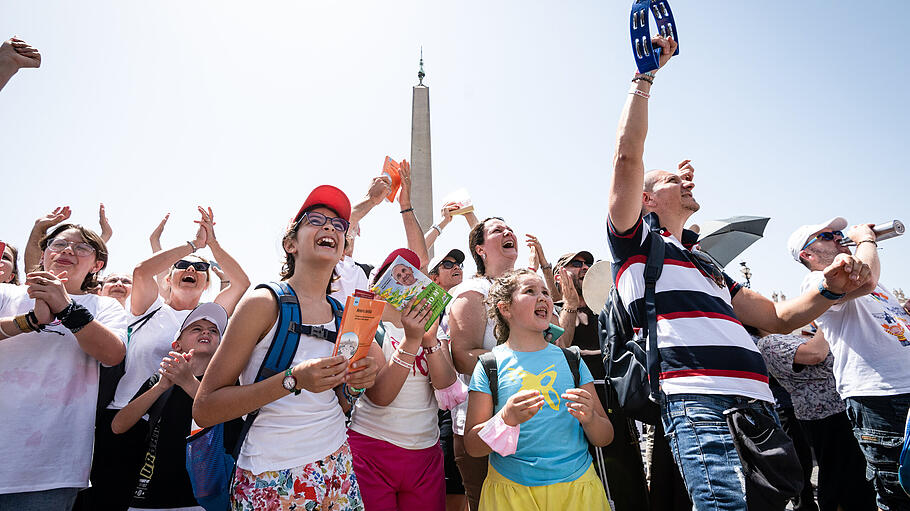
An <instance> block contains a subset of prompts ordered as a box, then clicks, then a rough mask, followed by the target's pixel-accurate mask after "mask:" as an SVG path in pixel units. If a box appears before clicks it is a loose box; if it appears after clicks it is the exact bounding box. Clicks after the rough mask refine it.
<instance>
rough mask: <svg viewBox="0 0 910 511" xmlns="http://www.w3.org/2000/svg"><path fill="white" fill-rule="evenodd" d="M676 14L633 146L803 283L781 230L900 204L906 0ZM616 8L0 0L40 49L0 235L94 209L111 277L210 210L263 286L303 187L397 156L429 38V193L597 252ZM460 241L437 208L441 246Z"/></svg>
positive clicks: (17, 117) (745, 6) (680, 10)
mask: <svg viewBox="0 0 910 511" xmlns="http://www.w3.org/2000/svg"><path fill="white" fill-rule="evenodd" d="M672 5H673V9H674V12H675V15H676V18H677V23H678V26H679V31H680V45H681V54H680V55H679V56H678V57H677V58H675V60H674V61H672V62H671V63H670V65H669V66H668V68H667V69H665V70H663V71H661V73H660V74H659V75H658V78H657V81H656V83H655V86H654V89H653V91H652V92H653V96H652V98H651V100H650V105H651V112H652V115H651V129H650V133H649V136H648V143H647V146H646V151H645V163H646V166H647V167H649V168H673V167H675V165H676V163H677V162H678V161H679V160H681V159H685V158H690V159H692V160H693V164H694V165H695V168H696V170H697V172H696V177H697V179H696V183H697V187H696V189H695V194H696V197H697V198H698V200H699V201H700V202H701V204H702V210H701V211H700V212H699V213H698V214H697V215H696V216H695V217H694V218H693V221H695V222H704V221H707V220H710V219H716V218H723V217H728V216H733V215H741V214H743V215H764V216H770V217H771V218H772V220H771V222H770V223H769V225H768V229H767V231H766V237H765V238H764V239H762V240H760V241H759V242H758V243H756V244H755V245H753V247H752V248H750V249H749V250H748V251H746V252H745V254H744V255H743V257H744V258H745V260H746V261H748V263H749V266H750V267H751V268H752V271H753V274H754V277H753V279H752V281H753V287H754V288H755V289H756V290H758V291H760V292H763V293H765V294H768V295H770V293H771V291H772V290H779V291H783V292H785V293H786V294H787V295H788V296H795V295H796V293H797V292H798V289H799V283H800V281H801V280H802V277H803V276H804V273H805V271H804V270H803V268H802V267H801V266H800V265H798V264H797V263H795V262H794V261H793V260H792V259H790V258H789V256H788V255H787V253H786V249H785V243H786V238H787V236H788V235H789V234H790V232H791V231H793V230H794V229H795V228H796V227H797V226H798V225H800V224H803V223H815V222H820V221H823V220H825V219H827V218H829V217H831V216H835V215H841V216H844V217H846V218H847V219H848V220H849V221H850V222H854V223H856V222H881V221H885V220H890V219H893V218H900V219H902V220H904V221H905V222H906V221H910V215H908V213H910V208H908V207H907V202H906V194H907V187H906V185H905V183H906V180H907V176H908V173H907V171H906V170H905V168H904V166H905V161H904V150H905V146H906V144H907V143H908V128H907V118H908V113H910V108H908V95H906V94H904V93H901V92H900V91H901V90H903V89H904V88H905V84H906V83H908V78H910V76H908V69H907V64H906V62H904V59H903V58H902V56H901V55H902V54H901V50H902V49H903V48H904V47H905V46H906V44H905V41H904V39H905V38H902V37H899V35H898V34H900V33H902V32H903V31H904V30H905V29H906V27H905V26H904V25H905V24H903V23H901V22H900V20H902V19H904V18H905V16H903V14H905V11H906V8H905V5H904V4H903V3H897V4H895V3H884V2H871V3H869V2H867V3H856V2H822V1H809V2H749V3H746V2H719V1H706V0H699V1H697V2H696V1H692V0H676V1H673V2H672ZM628 15H629V2H614V1H610V2H595V1H578V2H560V3H557V2H538V1H502V2H486V1H463V2H450V3H442V2H426V1H423V2H417V1H415V2H397V1H394V2H367V1H353V2H291V1H286V2H275V1H265V2H257V3H255V4H251V3H249V2H243V3H240V2H177V1H161V2H154V3H135V2H114V1H98V2H91V3H89V5H86V3H85V2H78V3H77V2H67V1H47V2H4V3H3V4H2V5H0V35H2V37H3V38H6V37H9V36H11V35H13V34H18V35H19V36H20V37H22V38H24V39H25V40H27V41H28V42H29V43H31V44H33V45H34V46H36V47H38V48H39V49H40V50H41V52H42V55H43V65H42V67H41V69H39V70H23V71H21V72H20V73H19V74H18V75H17V76H16V77H14V78H13V80H12V81H11V82H10V83H9V85H8V86H7V87H6V88H5V89H4V90H3V91H2V92H0V119H2V122H3V126H4V129H3V135H2V136H0V166H2V169H3V181H4V188H5V190H7V193H6V194H4V195H5V197H4V199H5V202H6V203H5V205H4V208H3V215H2V219H0V238H2V239H4V240H8V241H10V242H13V243H14V244H19V245H22V244H23V243H24V241H25V239H26V237H27V233H28V230H29V228H30V226H31V224H32V222H33V221H34V219H35V218H36V217H38V216H40V215H42V214H44V213H45V212H47V211H49V210H51V209H52V208H53V207H54V206H56V205H62V204H68V205H71V206H72V207H73V208H74V210H75V215H74V217H75V219H76V220H77V221H80V222H83V223H86V224H89V225H95V223H96V214H97V213H96V212H97V206H98V202H101V201H103V202H104V203H105V204H106V205H107V209H108V212H109V216H110V218H111V222H112V224H113V227H114V231H115V234H114V238H113V239H112V240H111V252H112V256H111V265H110V268H111V270H121V271H122V270H126V271H129V270H130V269H131V268H132V267H133V266H134V265H135V263H136V262H138V261H139V260H141V259H142V258H144V257H146V256H147V255H148V254H149V249H148V241H147V238H148V234H149V233H150V232H151V230H152V228H153V227H154V226H155V225H156V224H157V222H158V221H159V220H160V218H161V217H162V216H163V215H164V214H165V213H166V212H171V213H172V215H171V220H170V222H169V224H168V226H167V228H166V230H165V234H164V237H163V242H164V245H165V246H173V245H176V244H179V243H182V242H183V241H184V240H186V239H188V238H191V237H192V235H193V232H194V225H193V224H192V220H193V219H194V218H195V215H194V212H195V205H196V204H203V205H211V206H212V207H213V209H214V210H215V214H216V220H217V222H218V226H217V227H216V230H217V232H218V236H219V239H220V240H221V242H222V244H223V245H224V246H225V247H226V248H227V249H228V250H229V251H231V252H232V253H233V254H234V255H235V256H236V257H237V258H238V259H239V260H240V262H241V263H242V264H243V265H244V267H245V268H246V269H247V270H248V273H249V274H250V276H251V279H252V280H253V281H254V282H257V281H264V280H270V279H274V278H276V277H277V271H278V267H279V264H280V250H279V243H278V239H279V238H280V235H281V232H282V228H283V227H284V225H285V223H286V222H287V220H288V218H289V217H290V216H292V215H293V213H294V212H296V210H297V208H298V207H299V205H300V203H301V201H302V200H303V198H304V197H305V195H306V193H307V192H309V190H310V189H312V188H313V187H314V186H315V185H318V184H322V183H332V184H335V185H337V186H339V187H341V188H342V189H344V190H345V191H347V192H348V194H349V195H350V196H351V197H352V199H354V200H356V199H358V198H359V197H360V196H362V194H363V193H364V192H365V190H366V186H367V184H368V182H369V179H370V178H371V177H372V176H374V175H376V174H378V171H379V168H380V166H381V163H382V160H383V157H384V156H385V155H386V154H389V155H391V156H393V157H395V158H396V159H398V158H401V157H407V156H408V154H409V145H410V138H409V137H410V105H411V89H410V88H411V86H412V85H414V84H415V83H416V72H417V59H418V54H419V49H420V47H421V45H422V46H423V48H424V57H425V59H426V72H427V78H426V80H425V83H426V84H428V85H429V86H430V101H431V115H432V137H433V170H434V185H435V190H434V196H435V199H436V204H437V206H438V205H440V202H439V201H440V199H441V198H442V197H443V196H445V195H446V194H447V193H448V192H449V191H451V190H453V189H455V188H460V187H466V188H468V190H470V192H471V194H472V195H473V197H474V201H475V204H476V206H477V209H478V214H479V215H480V216H487V215H501V216H504V217H506V219H507V220H508V221H509V222H510V223H511V224H512V226H513V227H514V228H515V229H516V230H517V231H518V232H519V233H525V232H531V233H534V234H536V235H538V236H539V237H540V238H541V240H542V242H543V244H544V248H545V250H546V252H547V254H548V256H549V257H550V259H554V260H555V258H556V257H557V256H558V255H559V254H561V253H563V252H566V251H569V250H574V249H582V248H586V249H589V250H591V251H592V252H594V253H595V255H597V256H598V257H606V254H607V247H606V242H605V230H604V220H605V216H606V201H605V197H606V190H607V187H608V185H609V180H610V174H611V158H612V154H613V143H614V135H615V129H616V123H617V120H618V119H619V114H620V110H621V108H622V105H623V102H624V101H625V98H626V92H627V90H628V86H629V79H630V78H631V76H632V72H633V69H634V63H633V60H632V56H631V50H630V48H629V40H628V39H629V36H628ZM425 227H427V228H428V227H429V226H425ZM363 232H364V235H363V237H362V238H361V241H360V242H359V245H358V247H357V252H356V253H355V256H356V258H357V259H358V260H362V261H370V262H374V263H375V262H377V261H378V260H381V259H382V258H383V257H384V256H385V254H387V253H388V252H389V251H390V250H391V249H393V248H396V247H397V246H400V245H402V244H403V243H404V236H403V233H402V234H399V233H401V231H400V219H399V215H398V212H397V209H396V207H395V206H390V205H388V204H386V205H384V206H381V207H380V208H377V210H374V212H373V213H371V214H370V216H368V217H367V218H366V220H365V221H364V224H363ZM466 233H467V228H466V227H465V225H464V223H463V222H460V221H458V222H457V223H453V225H452V226H450V227H449V228H448V229H447V230H446V231H445V233H444V235H443V236H442V237H441V238H440V241H439V247H441V248H449V247H452V246H463V245H466ZM908 243H910V237H906V236H905V237H904V238H899V239H896V240H891V241H887V242H884V243H883V244H882V248H883V250H882V251H881V256H882V261H883V271H882V280H883V282H884V283H885V284H887V285H889V286H891V287H892V288H895V287H902V288H904V290H905V291H910V271H908V269H907V267H906V265H905V260H906V258H905V257H901V255H902V254H903V253H905V252H906V250H907V247H908ZM526 254H527V251H524V252H522V254H521V256H520V262H523V261H525V260H526ZM738 266H739V265H738V260H737V261H734V262H733V263H732V264H731V265H730V266H728V269H730V270H731V271H730V273H731V275H732V276H733V277H734V278H741V275H739V272H738Z"/></svg>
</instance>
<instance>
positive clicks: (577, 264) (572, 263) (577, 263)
mask: <svg viewBox="0 0 910 511" xmlns="http://www.w3.org/2000/svg"><path fill="white" fill-rule="evenodd" d="M566 266H571V267H572V268H581V267H582V266H587V267H588V268H590V267H591V265H590V264H588V262H587V261H579V260H578V259H574V260H572V261H569V262H567V263H566Z"/></svg>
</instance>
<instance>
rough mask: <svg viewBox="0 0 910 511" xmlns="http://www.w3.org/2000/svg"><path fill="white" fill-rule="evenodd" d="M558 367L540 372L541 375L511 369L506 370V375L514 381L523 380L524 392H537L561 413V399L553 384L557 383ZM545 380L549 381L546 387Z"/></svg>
mask: <svg viewBox="0 0 910 511" xmlns="http://www.w3.org/2000/svg"><path fill="white" fill-rule="evenodd" d="M555 368H556V365H550V366H549V367H547V368H546V369H544V370H543V371H541V372H540V374H534V373H529V372H528V371H525V370H524V369H513V368H509V369H507V370H506V374H507V375H508V376H509V377H510V378H512V379H513V380H518V379H520V380H521V388H520V389H518V390H519V391H522V390H536V391H538V392H540V394H541V395H542V396H543V398H544V400H545V401H546V402H547V404H548V405H550V408H552V409H554V410H556V411H559V404H560V402H561V400H560V398H559V392H556V389H554V388H553V384H554V383H556V369H555ZM544 380H546V381H547V384H546V385H544ZM554 397H555V398H556V402H555V403H554V402H553V398H554Z"/></svg>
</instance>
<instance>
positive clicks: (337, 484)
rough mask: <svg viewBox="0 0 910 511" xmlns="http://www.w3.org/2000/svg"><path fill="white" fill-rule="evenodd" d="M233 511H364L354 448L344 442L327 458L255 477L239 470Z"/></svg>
mask: <svg viewBox="0 0 910 511" xmlns="http://www.w3.org/2000/svg"><path fill="white" fill-rule="evenodd" d="M231 509H233V510H234V511H253V510H255V511H291V510H298V511H315V510H319V511H329V510H331V511H363V499H362V498H361V497H360V487H359V486H358V485H357V477H356V476H354V468H353V461H352V458H351V448H350V447H349V446H348V443H347V442H345V443H344V444H343V445H342V446H341V447H340V448H339V449H338V450H337V451H335V452H333V453H332V454H330V455H328V456H327V457H326V458H325V459H322V460H318V461H314V462H312V463H308V464H306V465H303V466H299V467H294V468H289V469H285V470H275V471H267V472H263V473H261V474H253V473H252V472H250V471H249V470H244V469H242V468H237V471H236V473H235V474H234V486H233V488H232V491H231Z"/></svg>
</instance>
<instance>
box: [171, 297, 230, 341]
mask: <svg viewBox="0 0 910 511" xmlns="http://www.w3.org/2000/svg"><path fill="white" fill-rule="evenodd" d="M200 319H207V320H209V321H211V322H212V323H213V324H214V325H215V328H217V329H218V335H219V336H223V335H224V329H225V328H226V327H227V322H228V315H227V311H225V310H224V307H222V306H220V305H218V304H217V303H215V302H208V303H200V304H199V305H197V306H196V308H195V309H193V311H192V312H190V314H189V315H188V316H187V317H186V319H185V320H184V321H183V325H181V326H180V330H178V331H177V336H176V337H175V338H174V340H175V341H176V340H177V339H179V338H180V334H181V333H183V331H184V330H186V328H187V327H188V326H190V325H192V324H193V323H195V322H197V321H199V320H200Z"/></svg>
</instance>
